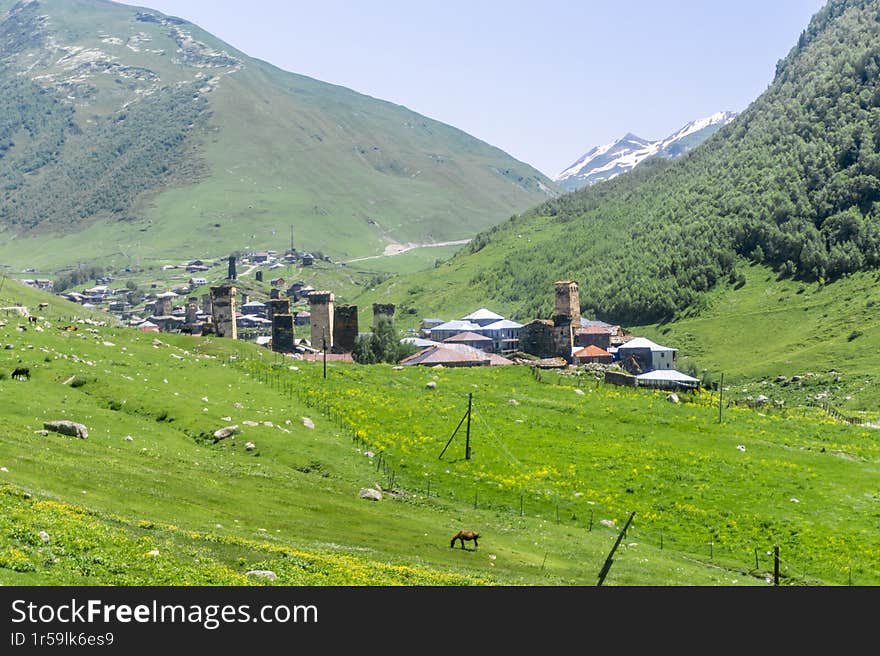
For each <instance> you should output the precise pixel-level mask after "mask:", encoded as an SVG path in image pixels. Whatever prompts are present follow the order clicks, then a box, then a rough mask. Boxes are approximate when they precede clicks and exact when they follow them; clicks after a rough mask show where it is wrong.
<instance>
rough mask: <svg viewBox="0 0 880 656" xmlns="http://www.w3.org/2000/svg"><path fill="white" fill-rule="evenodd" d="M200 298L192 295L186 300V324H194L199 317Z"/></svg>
mask: <svg viewBox="0 0 880 656" xmlns="http://www.w3.org/2000/svg"><path fill="white" fill-rule="evenodd" d="M198 312H199V299H197V298H196V297H195V296H191V297H189V298H188V299H187V301H186V325H188V326H194V325H195V324H196V322H197V321H198V320H199V319H198V316H197V315H198Z"/></svg>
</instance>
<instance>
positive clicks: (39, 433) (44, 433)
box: [34, 428, 49, 437]
mask: <svg viewBox="0 0 880 656" xmlns="http://www.w3.org/2000/svg"><path fill="white" fill-rule="evenodd" d="M34 433H36V434H37V435H42V436H43V437H46V436H47V435H48V434H49V431H47V430H46V429H45V428H42V429H40V430H35V431H34Z"/></svg>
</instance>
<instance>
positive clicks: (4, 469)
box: [0, 467, 9, 474]
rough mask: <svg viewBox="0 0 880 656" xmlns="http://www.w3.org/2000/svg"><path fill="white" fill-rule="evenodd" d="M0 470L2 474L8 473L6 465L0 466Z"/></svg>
mask: <svg viewBox="0 0 880 656" xmlns="http://www.w3.org/2000/svg"><path fill="white" fill-rule="evenodd" d="M0 472H3V473H4V474H8V473H9V470H8V469H7V468H6V467H0Z"/></svg>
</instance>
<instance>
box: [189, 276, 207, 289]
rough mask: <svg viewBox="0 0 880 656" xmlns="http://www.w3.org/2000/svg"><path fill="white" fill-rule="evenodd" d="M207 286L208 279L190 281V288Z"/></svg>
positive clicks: (191, 279)
mask: <svg viewBox="0 0 880 656" xmlns="http://www.w3.org/2000/svg"><path fill="white" fill-rule="evenodd" d="M207 284H208V279H207V278H190V279H189V286H190V287H192V288H195V287H201V286H202V285H207Z"/></svg>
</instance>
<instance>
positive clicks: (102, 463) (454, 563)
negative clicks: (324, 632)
mask: <svg viewBox="0 0 880 656" xmlns="http://www.w3.org/2000/svg"><path fill="white" fill-rule="evenodd" d="M45 298H46V297H45V296H44V295H42V294H40V293H38V292H36V291H34V290H30V289H28V288H19V287H18V286H17V285H15V284H14V283H12V282H10V281H7V283H6V285H5V286H4V288H3V289H2V291H0V302H2V304H3V306H6V305H7V304H8V303H10V302H11V301H12V300H13V299H16V300H19V301H21V302H23V303H26V304H27V305H29V306H30V307H34V306H35V305H36V303H38V302H40V301H42V300H44V299H45ZM52 303H53V304H52V305H51V306H50V307H49V309H48V310H47V311H46V312H45V314H44V318H43V319H41V320H40V322H39V323H38V324H37V325H36V326H35V325H34V324H31V323H26V322H24V321H19V320H18V319H16V318H15V317H13V316H11V315H10V316H9V317H8V318H7V317H3V318H4V320H5V321H6V325H4V326H0V343H3V344H4V346H5V345H7V344H8V345H11V346H12V348H4V349H2V350H0V372H2V373H3V374H4V375H3V377H2V378H0V392H2V394H0V411H2V413H3V416H4V424H3V427H2V429H0V467H2V469H0V477H2V479H0V482H2V483H3V485H4V487H3V488H2V490H0V504H2V505H3V509H4V513H3V514H4V518H5V519H4V520H2V522H0V582H3V583H17V584H25V585H28V584H78V585H79V584H89V583H100V584H104V583H111V584H132V583H146V582H156V583H173V584H180V583H202V584H218V583H230V584H238V583H242V582H243V581H244V580H248V581H249V582H251V581H250V580H249V579H244V578H243V577H244V576H245V572H247V571H249V570H251V569H271V570H273V571H275V572H276V573H277V574H278V576H279V578H278V580H277V583H279V584H305V585H322V584H340V583H342V584H354V585H360V584H367V583H370V584H372V583H374V582H376V581H383V582H387V583H389V584H405V585H435V584H464V585H483V584H489V585H492V584H515V585H581V584H583V585H593V584H594V583H595V581H596V576H597V573H598V571H599V569H600V568H601V565H602V563H603V562H604V559H605V557H606V556H607V553H608V550H609V549H610V546H611V544H613V541H614V540H615V538H616V534H617V533H616V530H614V528H611V527H609V526H606V523H609V524H611V525H616V526H617V527H620V526H621V525H622V522H623V521H625V519H626V516H627V513H629V512H632V511H635V512H636V515H635V521H634V524H633V525H632V527H631V528H630V531H629V532H628V534H627V539H626V540H625V546H624V547H623V548H622V550H621V551H619V552H618V555H617V557H616V558H615V564H614V567H613V569H612V571H611V573H610V575H609V578H608V579H607V582H606V583H607V584H609V585H754V584H758V585H766V576H767V574H768V572H770V571H771V568H772V562H771V561H770V560H769V559H768V557H767V555H766V550H767V549H769V548H771V547H772V544H774V543H777V544H780V546H781V549H782V554H783V558H784V559H785V563H784V565H785V569H784V570H783V575H784V577H785V579H784V581H783V583H784V584H790V583H791V584H802V583H811V584H828V585H836V584H846V583H847V582H848V576H849V575H850V572H851V575H852V578H853V582H854V583H855V584H875V583H876V582H877V581H876V580H875V578H876V572H877V571H880V568H878V566H877V565H878V554H877V553H876V552H875V551H874V550H873V548H872V547H871V546H870V545H871V544H872V542H871V539H870V535H871V531H872V530H873V529H872V522H873V521H874V519H873V517H874V515H875V514H876V509H875V508H874V505H876V495H877V490H876V485H875V483H876V473H877V470H876V467H877V458H878V454H877V450H876V449H877V447H876V439H875V438H874V436H873V433H872V432H871V431H869V430H868V429H861V428H855V427H850V426H847V425H837V424H833V423H831V422H829V421H828V420H827V419H826V418H824V417H823V416H822V415H819V414H815V415H813V414H810V415H808V416H803V414H802V413H800V412H798V413H788V414H775V415H772V416H763V414H758V413H755V412H753V411H749V410H735V409H730V410H729V411H728V412H727V413H726V415H725V422H724V423H723V424H722V425H720V426H719V425H718V424H717V423H716V416H717V415H716V410H715V408H714V405H713V399H712V398H709V397H707V398H704V399H694V400H693V402H688V403H684V404H679V405H674V404H671V403H668V402H667V401H666V400H665V398H664V396H663V395H662V394H654V393H651V392H644V391H643V392H639V393H635V392H627V391H624V390H621V389H618V388H613V387H608V388H606V387H605V386H604V385H599V386H597V385H596V384H595V383H594V382H592V381H589V380H587V379H583V378H570V377H568V378H559V379H558V380H556V379H554V378H553V377H550V376H548V375H545V378H544V380H542V381H538V380H535V379H534V378H533V377H532V376H531V374H530V371H529V370H528V369H527V368H520V367H512V368H506V369H495V368H492V369H481V370H474V369H470V370H438V369H432V370H428V369H415V368H414V369H406V370H402V371H396V370H394V369H392V368H391V367H390V366H382V365H376V366H359V365H344V364H336V363H330V364H329V365H328V377H327V379H324V378H323V368H322V364H321V363H320V362H317V363H307V362H302V361H293V360H290V359H286V358H279V357H277V356H273V354H271V353H269V352H267V351H265V350H261V349H257V348H256V347H253V346H251V345H248V344H244V343H240V342H231V341H228V340H222V339H212V338H206V339H201V338H191V337H187V336H182V335H158V336H157V335H152V334H141V333H138V332H137V331H134V330H131V329H119V328H113V327H112V326H101V325H95V324H89V323H73V324H72V325H76V326H77V328H78V329H77V330H76V331H73V332H70V331H65V330H60V329H59V327H63V326H64V325H71V323H70V322H71V321H74V322H75V317H76V314H75V312H76V311H77V310H78V308H77V307H76V306H70V305H68V304H65V303H64V302H62V301H55V300H54V299H53V301H52ZM19 324H21V325H23V326H26V327H27V330H26V331H20V330H18V328H17V327H18V325H19ZM37 327H40V328H42V330H41V331H38V330H36V328H37ZM154 340H158V341H154ZM16 366H29V367H30V369H31V379H30V380H28V381H18V380H12V379H10V378H9V373H10V372H11V370H12V368H13V367H16ZM429 380H434V381H435V382H437V384H438V386H437V389H436V390H429V389H426V387H425V383H426V382H428V381H429ZM578 388H580V390H581V391H582V392H583V394H578V393H577V392H576V391H575V390H576V389H578ZM470 392H473V393H474V396H475V409H476V410H475V414H474V417H473V424H472V433H471V439H472V442H471V445H472V448H473V458H472V459H471V460H465V459H464V458H463V455H462V453H463V444H462V442H461V438H462V437H463V435H462V433H461V432H459V434H458V436H457V437H456V440H454V441H453V442H452V443H451V445H450V446H449V449H448V451H447V452H446V453H445V454H444V457H443V458H442V459H438V454H439V453H440V451H441V449H442V448H443V446H444V444H445V443H446V442H447V441H448V440H449V437H450V436H451V434H452V431H453V429H454V427H455V425H456V424H457V423H458V421H459V420H460V419H461V416H462V414H463V412H464V409H465V407H466V402H467V394H468V393H470ZM511 399H513V400H514V401H515V402H516V404H514V403H512V402H511ZM304 417H306V418H309V419H311V420H312V422H313V423H314V426H315V427H314V428H309V427H307V426H306V425H305V422H304V421H303V418H304ZM55 419H69V420H73V421H78V422H82V423H84V424H85V425H86V426H87V427H88V430H89V436H88V438H87V439H78V438H74V437H68V436H63V435H61V434H57V433H49V434H48V435H42V434H40V433H38V432H37V431H39V430H40V429H41V428H42V422H43V421H47V420H55ZM232 424H235V425H238V427H239V432H238V433H237V434H236V435H234V436H233V437H232V438H227V439H224V440H221V441H219V442H216V443H215V442H214V441H213V439H212V437H211V435H212V434H213V431H215V430H217V429H218V428H221V427H223V426H227V425H232ZM129 437H130V438H131V439H130V440H129V439H128V438H129ZM246 442H252V443H253V444H254V448H253V450H247V449H246V447H245V444H246ZM738 445H743V446H745V447H746V448H747V451H745V452H743V451H740V450H739V449H738V448H737V447H738ZM375 486H379V487H381V488H382V489H383V491H384V492H383V494H384V498H383V499H382V500H381V501H379V502H373V501H367V500H364V499H361V498H359V496H358V492H359V490H360V489H362V488H365V487H375ZM793 498H797V500H798V501H797V502H795V501H792V499H793ZM603 520H604V522H603ZM459 528H475V529H476V530H480V531H481V533H483V536H484V537H483V539H481V541H480V546H479V549H478V550H476V551H471V550H462V549H460V548H455V549H450V548H449V538H450V537H451V535H452V534H453V533H454V532H456V531H457V530H458V529H459ZM40 531H45V533H46V534H48V539H49V542H48V543H47V542H44V541H43V539H42V538H41V537H40V535H39V532H40ZM709 542H712V544H711V545H710V544H709ZM756 548H757V549H758V550H759V554H758V563H757V566H756V565H755V562H754V559H755V553H754V550H755V549H756ZM153 551H158V555H151V554H150V552H153ZM256 582H260V583H262V582H265V581H262V580H260V581H256Z"/></svg>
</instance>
